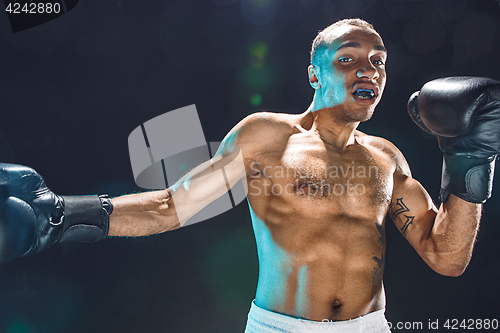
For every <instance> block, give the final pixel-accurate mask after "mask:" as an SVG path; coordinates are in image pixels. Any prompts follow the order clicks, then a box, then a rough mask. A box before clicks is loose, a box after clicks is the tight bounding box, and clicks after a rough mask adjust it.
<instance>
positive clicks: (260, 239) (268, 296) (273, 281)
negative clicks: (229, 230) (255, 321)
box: [248, 204, 292, 307]
mask: <svg viewBox="0 0 500 333" xmlns="http://www.w3.org/2000/svg"><path fill="white" fill-rule="evenodd" d="M248 206H249V208H250V215H251V218H252V224H253V228H254V232H255V239H256V242H257V249H258V251H257V253H258V256H259V282H258V284H257V292H256V298H257V299H259V300H261V301H262V300H264V302H265V303H266V306H269V307H281V306H282V305H283V304H284V302H285V299H284V298H283V296H284V295H286V285H287V283H286V282H287V278H288V276H289V275H290V274H291V273H292V268H291V266H290V264H289V263H290V259H289V258H288V254H287V253H286V252H285V251H284V250H283V249H282V248H281V247H279V246H278V245H277V244H276V243H275V242H274V241H273V239H272V236H271V232H270V231H269V229H268V228H267V226H266V224H265V223H264V221H262V220H261V219H259V218H258V217H257V215H255V212H254V211H253V209H252V207H251V206H250V204H249V205H248Z"/></svg>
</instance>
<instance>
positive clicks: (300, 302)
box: [295, 265, 308, 314]
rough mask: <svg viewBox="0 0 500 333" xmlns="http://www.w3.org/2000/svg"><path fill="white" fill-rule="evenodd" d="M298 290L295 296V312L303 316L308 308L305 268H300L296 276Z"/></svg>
mask: <svg viewBox="0 0 500 333" xmlns="http://www.w3.org/2000/svg"><path fill="white" fill-rule="evenodd" d="M297 284H298V288H297V292H296V294H295V312H296V313H303V314H305V313H306V311H307V308H308V297H307V294H306V292H307V290H306V286H307V266H305V265H304V266H302V267H301V268H300V270H299V274H298V283H297Z"/></svg>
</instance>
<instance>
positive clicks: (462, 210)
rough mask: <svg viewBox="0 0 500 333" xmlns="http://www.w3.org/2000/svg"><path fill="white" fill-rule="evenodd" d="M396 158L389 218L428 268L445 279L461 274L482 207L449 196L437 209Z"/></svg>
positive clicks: (468, 255) (407, 168)
mask: <svg viewBox="0 0 500 333" xmlns="http://www.w3.org/2000/svg"><path fill="white" fill-rule="evenodd" d="M395 159H396V161H397V164H398V166H397V169H396V172H395V175H394V189H393V197H392V202H391V208H390V212H389V215H390V217H391V219H392V220H393V222H394V224H395V226H396V227H397V228H398V230H399V231H400V232H401V234H402V235H403V236H404V237H405V238H406V239H407V240H408V242H409V243H410V244H411V245H412V247H413V248H414V249H415V250H416V251H417V253H418V254H419V255H420V257H422V259H423V260H424V261H425V262H426V263H427V264H428V265H429V267H430V268H432V269H433V270H434V271H435V272H437V273H439V274H442V275H446V276H459V275H461V274H462V273H463V271H464V270H465V268H466V267H467V265H468V264H469V261H470V258H471V256H472V250H473V247H474V242H475V239H476V235H477V231H478V228H479V220H480V217H481V205H479V204H474V203H470V202H466V201H464V200H462V199H460V198H458V197H456V196H454V195H450V197H449V199H448V200H447V202H445V203H442V204H441V206H440V208H439V210H438V209H437V208H436V206H435V205H434V203H433V202H432V199H431V197H430V196H429V194H428V193H427V191H426V190H425V189H424V188H423V186H422V185H421V184H420V183H419V182H418V181H416V180H415V179H413V178H412V177H411V173H410V170H409V167H408V165H407V163H406V161H405V160H404V157H403V155H402V154H401V153H400V152H399V151H398V152H397V153H396V158H395Z"/></svg>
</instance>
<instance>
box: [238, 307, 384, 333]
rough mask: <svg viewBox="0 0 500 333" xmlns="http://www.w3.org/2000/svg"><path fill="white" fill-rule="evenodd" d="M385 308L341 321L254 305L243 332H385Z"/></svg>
mask: <svg viewBox="0 0 500 333" xmlns="http://www.w3.org/2000/svg"><path fill="white" fill-rule="evenodd" d="M384 312H385V309H382V310H378V311H375V312H371V313H369V314H367V315H365V316H361V317H358V318H355V319H350V320H343V321H328V320H324V321H322V322H321V321H311V320H305V319H300V318H294V317H290V316H286V315H283V314H280V313H276V312H271V311H268V310H265V309H262V308H259V307H258V306H257V305H255V301H253V302H252V307H251V308H250V312H249V313H248V322H247V327H246V330H245V333H278V332H279V333H285V332H286V333H313V332H322V333H379V332H380V333H386V332H389V333H390V330H389V326H388V324H387V320H386V319H385V315H384Z"/></svg>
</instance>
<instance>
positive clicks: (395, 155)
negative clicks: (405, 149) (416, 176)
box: [356, 131, 410, 175]
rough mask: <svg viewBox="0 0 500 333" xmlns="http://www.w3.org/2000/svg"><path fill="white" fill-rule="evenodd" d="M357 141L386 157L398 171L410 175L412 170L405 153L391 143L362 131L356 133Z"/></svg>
mask: <svg viewBox="0 0 500 333" xmlns="http://www.w3.org/2000/svg"><path fill="white" fill-rule="evenodd" d="M356 140H358V142H359V143H360V144H362V145H364V146H366V147H367V148H370V149H372V151H376V152H377V153H379V154H382V155H384V156H386V157H387V158H388V159H389V160H390V161H391V162H392V163H393V165H394V167H395V169H396V170H400V171H401V172H403V173H404V174H408V175H409V174H410V168H409V166H408V163H407V162H406V159H405V158H404V156H403V153H401V151H400V150H399V149H398V147H396V145H395V144H394V143H392V142H391V141H389V140H387V139H384V138H382V137H378V136H374V135H368V134H365V133H363V132H360V131H356Z"/></svg>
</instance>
